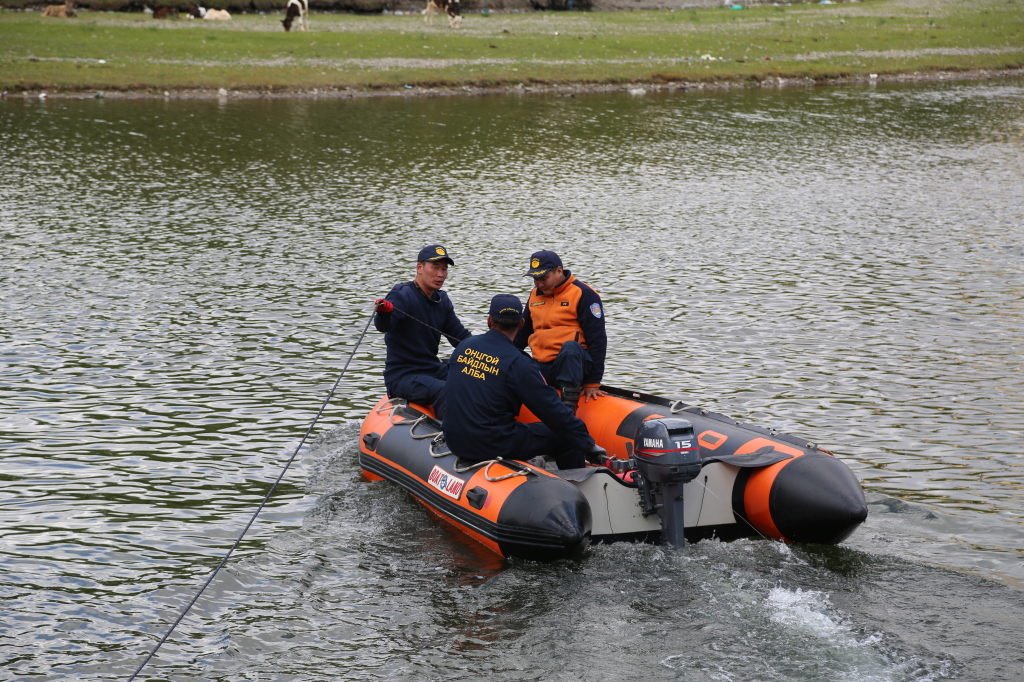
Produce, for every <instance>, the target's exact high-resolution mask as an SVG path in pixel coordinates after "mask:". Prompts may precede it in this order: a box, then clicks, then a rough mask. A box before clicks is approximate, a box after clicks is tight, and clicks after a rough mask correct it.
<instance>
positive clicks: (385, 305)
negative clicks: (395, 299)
mask: <svg viewBox="0 0 1024 682" xmlns="http://www.w3.org/2000/svg"><path fill="white" fill-rule="evenodd" d="M373 309H374V310H376V311H377V312H378V313H390V312H392V311H394V309H395V306H394V305H392V304H391V301H389V300H387V299H384V298H378V299H377V300H376V301H374V302H373Z"/></svg>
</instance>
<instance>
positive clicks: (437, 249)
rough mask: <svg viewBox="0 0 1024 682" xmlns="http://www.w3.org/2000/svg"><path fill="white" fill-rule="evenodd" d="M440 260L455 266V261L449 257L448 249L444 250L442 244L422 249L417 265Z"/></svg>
mask: <svg viewBox="0 0 1024 682" xmlns="http://www.w3.org/2000/svg"><path fill="white" fill-rule="evenodd" d="M439 260H443V261H446V262H447V263H448V265H455V261H453V260H452V257H451V256H449V255H448V249H446V248H444V247H443V246H441V245H440V244H431V245H430V246H424V247H423V248H422V249H420V255H419V257H417V258H416V262H417V263H422V262H423V261H430V262H434V261H439Z"/></svg>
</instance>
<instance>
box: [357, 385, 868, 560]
mask: <svg viewBox="0 0 1024 682" xmlns="http://www.w3.org/2000/svg"><path fill="white" fill-rule="evenodd" d="M602 388H603V389H604V390H605V391H607V392H608V395H607V396H605V397H601V398H599V399H597V400H593V401H590V402H581V403H580V405H579V409H578V411H577V416H579V417H580V419H582V420H583V421H584V422H585V423H586V424H587V428H588V430H589V431H590V434H591V436H593V438H594V439H595V440H596V441H597V443H598V445H600V446H602V447H603V448H604V449H605V450H606V452H607V455H608V456H607V458H606V459H605V460H604V461H603V463H602V464H601V465H595V466H588V467H586V468H585V469H570V470H557V469H553V465H551V464H546V463H545V462H543V461H534V460H531V461H530V462H519V461H510V460H502V459H485V460H484V461H482V462H469V461H464V460H460V459H459V458H457V457H456V456H455V455H453V454H451V453H450V452H449V451H448V449H447V447H446V446H445V444H444V436H443V434H442V433H441V427H440V423H439V422H438V421H437V420H436V419H435V418H434V416H433V412H432V411H431V410H430V408H423V407H420V406H417V405H410V404H408V403H406V402H405V401H402V400H400V399H390V398H387V397H384V398H382V399H381V400H380V402H378V403H377V405H376V406H375V407H374V408H373V409H372V410H371V411H370V413H369V414H368V415H367V417H366V418H365V419H364V421H363V425H362V431H361V434H360V454H359V464H360V466H361V467H362V470H363V473H364V475H365V477H366V478H367V479H369V480H371V481H378V480H382V479H386V480H388V481H392V482H394V483H397V484H398V485H399V486H401V487H402V488H404V489H405V490H406V491H407V492H409V493H410V494H412V495H413V496H414V497H415V498H416V499H417V500H419V501H420V502H422V503H423V504H424V505H426V507H427V508H428V509H429V510H431V511H432V512H434V513H436V514H437V515H438V516H440V517H441V518H442V519H444V520H445V521H447V522H449V523H451V524H452V525H454V526H455V527H456V528H458V529H459V530H461V531H463V532H464V533H466V534H467V535H469V536H470V537H472V538H474V539H475V540H477V541H478V542H480V543H481V544H483V545H484V546H485V547H487V548H488V549H490V550H492V551H493V552H495V553H497V554H498V555H500V556H502V557H520V558H527V559H536V560H551V559H559V558H564V557H568V556H572V555H574V554H577V553H578V552H580V551H582V550H583V549H584V548H586V547H587V546H588V545H589V544H590V543H601V542H614V541H622V540H630V541H647V542H661V543H666V544H670V545H676V546H682V545H684V544H685V543H686V542H687V541H689V542H693V541H696V540H700V539H705V538H712V537H715V538H719V539H722V540H733V539H736V538H740V537H764V538H770V539H773V540H780V541H784V542H788V543H793V542H811V543H822V544H838V543H840V542H842V541H843V540H844V539H846V538H847V537H849V535H850V534H851V533H852V532H853V531H854V530H855V529H856V528H857V526H858V525H860V524H861V523H862V522H863V521H864V519H866V518H867V505H866V504H865V501H864V493H863V491H862V490H861V486H860V483H859V482H858V480H857V478H856V476H854V474H853V472H852V471H850V469H849V468H848V467H847V466H846V465H845V464H843V463H842V462H841V461H839V460H838V459H836V458H835V457H834V456H833V455H832V453H830V452H828V451H827V450H823V449H822V448H819V447H818V445H817V444H816V443H813V442H810V441H808V440H806V439H802V438H797V437H794V436H790V435H786V434H783V433H779V432H777V431H774V430H771V429H765V428H762V427H759V426H755V425H753V424H744V423H740V422H738V421H736V420H735V419H732V418H730V417H727V416H725V415H722V414H718V413H715V412H711V411H708V410H706V409H703V408H701V407H699V406H695V405H688V404H686V403H684V402H683V401H680V400H675V401H673V400H667V399H664V398H659V397H657V396H652V395H647V394H644V393H639V392H635V391H629V390H622V389H616V388H610V387H607V386H603V387H602ZM518 419H520V420H521V421H524V422H530V421H536V420H537V419H536V417H534V416H533V415H532V414H530V413H529V411H528V410H527V409H526V408H523V412H522V413H521V414H520V415H519V416H518ZM480 447H481V457H486V456H487V445H486V443H481V446H480Z"/></svg>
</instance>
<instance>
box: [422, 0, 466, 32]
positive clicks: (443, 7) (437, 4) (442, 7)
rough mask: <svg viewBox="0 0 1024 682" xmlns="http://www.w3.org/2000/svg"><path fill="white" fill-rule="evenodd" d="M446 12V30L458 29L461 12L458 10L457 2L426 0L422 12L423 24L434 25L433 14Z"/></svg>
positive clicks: (451, 0)
mask: <svg viewBox="0 0 1024 682" xmlns="http://www.w3.org/2000/svg"><path fill="white" fill-rule="evenodd" d="M443 11H446V12H448V28H458V27H459V24H461V23H462V11H461V9H460V8H459V0H428V1H427V9H425V10H423V14H424V17H423V23H424V24H426V23H428V21H427V20H428V19H429V23H431V24H433V23H434V12H437V13H438V14H440V13H441V12H443Z"/></svg>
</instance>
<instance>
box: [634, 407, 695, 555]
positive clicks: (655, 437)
mask: <svg viewBox="0 0 1024 682" xmlns="http://www.w3.org/2000/svg"><path fill="white" fill-rule="evenodd" d="M633 461H634V462H635V463H636V468H637V470H638V471H639V476H636V477H635V478H636V479H637V484H638V486H639V492H640V499H641V508H642V510H643V515H644V516H650V515H651V514H653V513H654V512H657V513H658V516H659V517H661V539H662V541H663V542H665V543H667V544H669V545H672V546H674V547H684V546H685V545H686V538H685V537H684V536H683V531H684V527H683V485H684V484H685V483H689V482H690V481H692V480H693V479H694V478H696V477H697V474H699V473H700V467H701V461H700V448H699V447H698V445H697V437H696V436H695V435H694V433H693V424H691V423H690V422H688V421H686V420H685V419H677V418H664V419H648V420H647V421H645V422H643V423H642V424H640V426H639V427H638V428H637V430H636V437H635V438H634V439H633Z"/></svg>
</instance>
